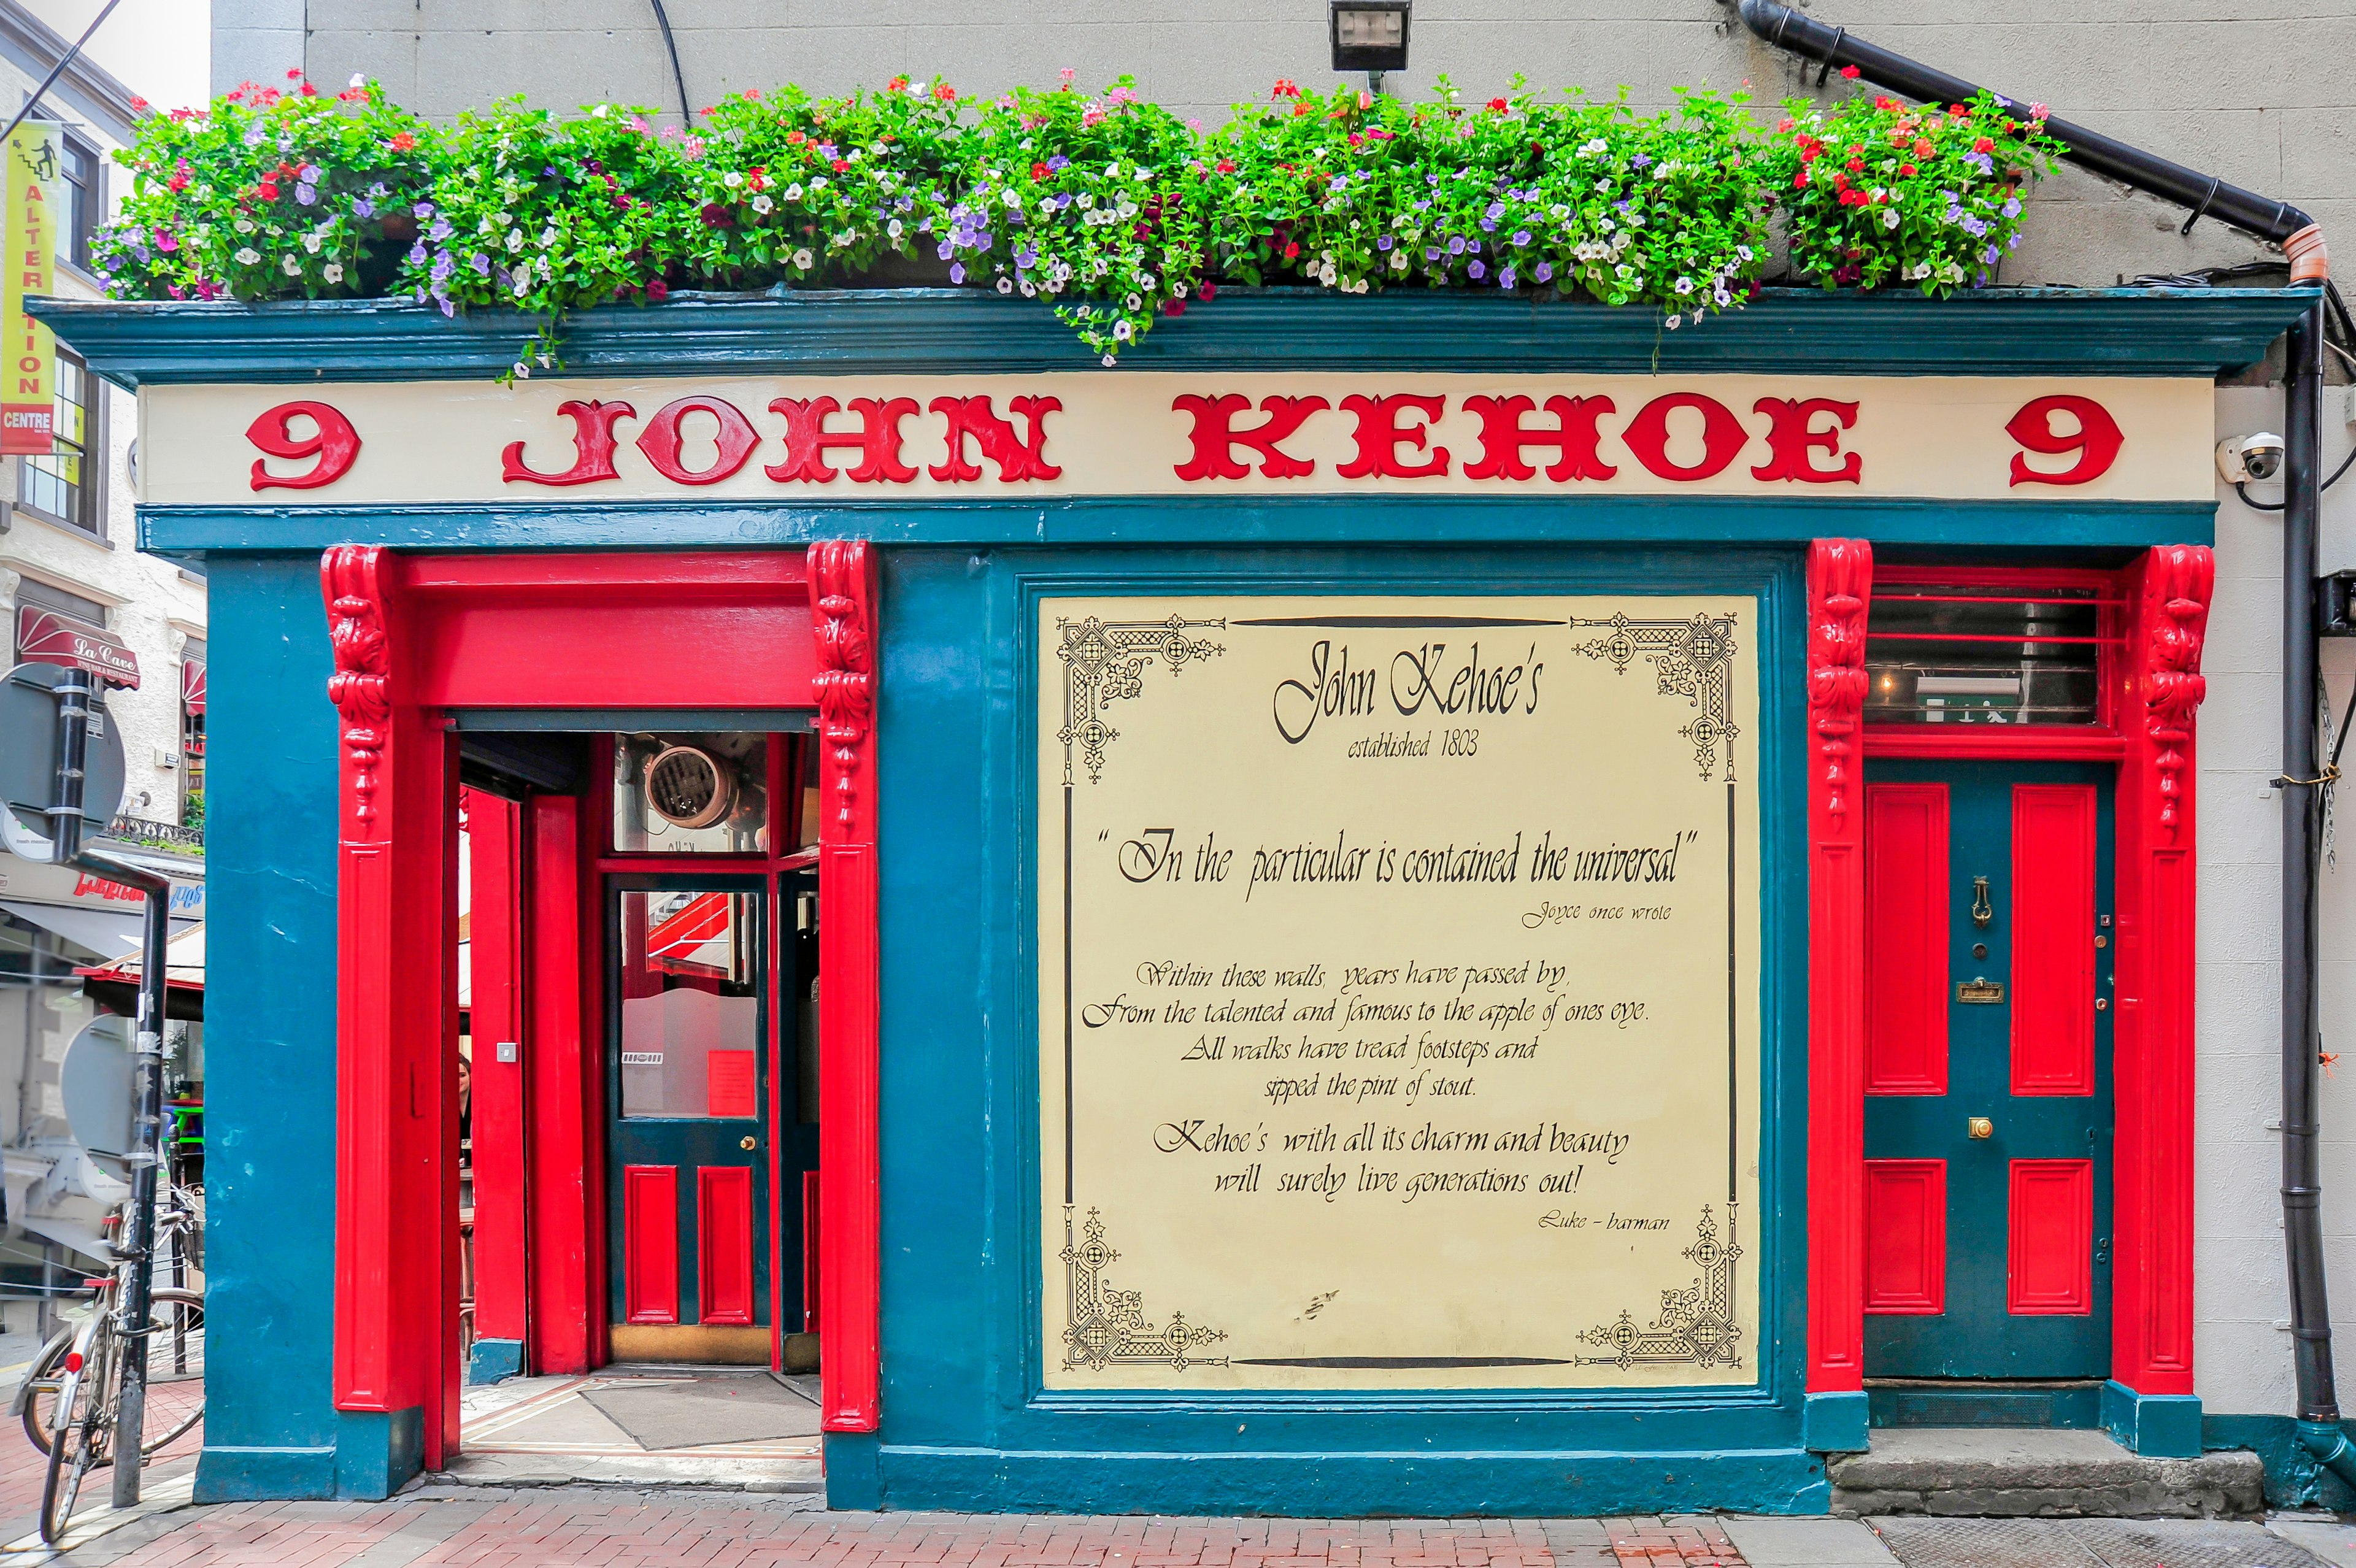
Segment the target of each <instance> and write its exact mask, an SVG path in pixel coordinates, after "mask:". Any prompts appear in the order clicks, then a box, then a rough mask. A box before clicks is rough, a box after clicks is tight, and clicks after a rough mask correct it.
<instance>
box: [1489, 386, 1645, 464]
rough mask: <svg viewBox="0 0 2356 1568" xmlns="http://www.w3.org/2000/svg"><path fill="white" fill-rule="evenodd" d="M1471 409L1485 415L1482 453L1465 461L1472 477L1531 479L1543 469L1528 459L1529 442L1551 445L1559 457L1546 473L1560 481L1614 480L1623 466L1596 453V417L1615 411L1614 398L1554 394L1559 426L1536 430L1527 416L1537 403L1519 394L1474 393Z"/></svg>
mask: <svg viewBox="0 0 2356 1568" xmlns="http://www.w3.org/2000/svg"><path fill="white" fill-rule="evenodd" d="M1464 407H1465V410H1466V411H1467V412H1470V413H1474V414H1478V415H1479V416H1480V417H1481V455H1480V457H1479V459H1478V460H1476V461H1474V462H1472V463H1468V464H1465V465H1464V477H1466V478H1467V479H1528V478H1531V477H1533V476H1534V475H1536V474H1537V470H1536V469H1534V468H1532V467H1531V466H1530V465H1529V464H1526V463H1525V462H1523V461H1522V448H1524V447H1526V446H1551V447H1553V448H1554V452H1555V460H1554V461H1553V462H1552V463H1550V464H1547V471H1546V476H1547V478H1549V479H1551V480H1553V481H1554V482H1555V483H1556V484H1558V485H1561V484H1566V483H1568V482H1569V481H1571V480H1573V479H1609V478H1611V477H1612V476H1613V475H1616V474H1618V473H1619V472H1620V470H1619V469H1618V468H1616V467H1614V466H1613V465H1612V464H1609V463H1606V462H1604V461H1603V459H1602V458H1601V457H1599V456H1597V455H1596V451H1595V449H1596V448H1597V447H1598V446H1599V445H1601V443H1602V440H1603V435H1602V432H1601V431H1599V430H1597V429H1596V428H1595V421H1596V420H1597V419H1598V418H1600V417H1601V416H1602V415H1604V414H1608V413H1611V412H1612V411H1613V410H1612V400H1611V399H1609V398H1548V399H1547V402H1546V411H1547V412H1548V413H1550V414H1552V415H1553V416H1554V418H1555V428H1554V429H1553V430H1532V429H1530V428H1529V427H1528V426H1526V425H1525V424H1523V423H1522V416H1523V415H1524V414H1526V413H1528V412H1529V411H1530V410H1531V408H1532V407H1533V404H1532V403H1531V401H1530V400H1529V399H1527V398H1525V397H1522V396H1520V395H1519V394H1518V393H1517V394H1515V396H1513V397H1510V398H1483V397H1472V398H1467V399H1465V400H1464Z"/></svg>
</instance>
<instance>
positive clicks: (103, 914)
mask: <svg viewBox="0 0 2356 1568" xmlns="http://www.w3.org/2000/svg"><path fill="white" fill-rule="evenodd" d="M0 909H5V910H6V911H7V912H9V913H10V914H13V915H15V916H16V918H17V919H18V920H27V921H30V922H32V923H34V924H35V925H37V926H39V927H40V928H41V929H42V930H44V931H49V932H54V933H57V934H58V935H59V936H62V937H64V938H65V939H66V940H67V941H68V942H70V943H72V944H74V945H75V946H77V947H80V948H83V949H85V950H86V951H88V952H90V953H91V954H92V955H95V956H97V957H100V958H103V957H105V956H107V955H109V954H113V953H122V952H124V951H126V950H128V949H132V948H135V947H137V946H138V945H139V944H140V942H141V941H142V940H143V939H144V936H145V931H146V924H145V920H144V918H143V917H142V916H141V915H140V914H139V912H137V911H136V910H135V909H134V910H123V911H115V910H111V909H80V908H76V907H74V906H72V905H70V904H36V903H18V902H16V901H13V900H5V899H0Z"/></svg>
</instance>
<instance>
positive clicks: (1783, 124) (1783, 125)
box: [1775, 115, 1795, 131]
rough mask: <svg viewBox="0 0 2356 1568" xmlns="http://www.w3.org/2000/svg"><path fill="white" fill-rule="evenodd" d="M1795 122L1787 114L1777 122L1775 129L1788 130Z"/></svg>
mask: <svg viewBox="0 0 2356 1568" xmlns="http://www.w3.org/2000/svg"><path fill="white" fill-rule="evenodd" d="M1794 123H1795V122H1794V121H1793V120H1792V119H1791V118H1790V117H1789V116H1788V115H1787V116H1785V117H1784V118H1783V119H1781V120H1778V121H1776V122H1775V129H1776V130H1777V131H1788V130H1790V129H1791V128H1792V126H1793V125H1794Z"/></svg>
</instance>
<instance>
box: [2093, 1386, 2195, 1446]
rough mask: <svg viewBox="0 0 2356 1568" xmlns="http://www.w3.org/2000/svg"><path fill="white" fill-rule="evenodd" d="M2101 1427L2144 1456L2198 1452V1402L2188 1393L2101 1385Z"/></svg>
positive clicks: (2119, 1442) (2120, 1443) (2121, 1443)
mask: <svg viewBox="0 0 2356 1568" xmlns="http://www.w3.org/2000/svg"><path fill="white" fill-rule="evenodd" d="M2103 1429H2104V1431H2106V1432H2108V1433H2109V1434H2110V1435H2111V1436H2112V1437H2113V1438H2114V1439H2115V1440H2116V1441H2117V1442H2118V1444H2119V1445H2120V1446H2121V1447H2124V1448H2127V1449H2131V1450H2133V1451H2134V1452H2135V1453H2137V1454H2140V1455H2142V1456H2144V1457H2145V1458H2147V1459H2190V1458H2193V1457H2196V1456H2198V1455H2199V1454H2200V1452H2201V1401H2200V1400H2199V1399H2198V1398H2196V1397H2195V1396H2193V1395H2191V1394H2189V1393H2181V1394H2151V1393H2137V1392H2136V1391H2135V1390H2133V1389H2131V1388H2129V1387H2127V1386H2126V1384H2125V1383H2122V1382H2107V1383H2104V1385H2103Z"/></svg>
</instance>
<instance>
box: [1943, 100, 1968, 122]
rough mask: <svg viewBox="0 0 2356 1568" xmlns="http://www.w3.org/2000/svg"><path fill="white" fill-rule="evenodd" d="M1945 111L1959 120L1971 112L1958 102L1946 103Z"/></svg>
mask: <svg viewBox="0 0 2356 1568" xmlns="http://www.w3.org/2000/svg"><path fill="white" fill-rule="evenodd" d="M1947 112H1948V113H1950V114H1952V115H1954V117H1955V118H1956V119H1958V120H1961V119H1964V118H1965V117H1967V116H1968V115H1969V114H1970V113H1971V111H1970V110H1968V109H1966V108H1965V107H1964V106H1963V105H1962V104H1960V103H1950V104H1948V105H1947Z"/></svg>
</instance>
